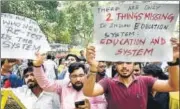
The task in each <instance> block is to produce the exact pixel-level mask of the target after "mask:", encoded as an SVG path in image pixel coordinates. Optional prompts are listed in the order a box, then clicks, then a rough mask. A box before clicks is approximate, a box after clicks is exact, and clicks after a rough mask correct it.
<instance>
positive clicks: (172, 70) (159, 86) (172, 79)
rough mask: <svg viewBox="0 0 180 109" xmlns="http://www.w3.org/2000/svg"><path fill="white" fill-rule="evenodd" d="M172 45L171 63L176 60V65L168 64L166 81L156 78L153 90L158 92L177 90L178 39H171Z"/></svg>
mask: <svg viewBox="0 0 180 109" xmlns="http://www.w3.org/2000/svg"><path fill="white" fill-rule="evenodd" d="M171 42H172V45H174V46H173V63H174V62H176V61H177V65H173V66H169V68H168V72H169V79H168V80H167V81H164V80H157V81H156V82H155V83H154V85H153V87H152V88H153V90H155V91H159V92H169V91H178V90H179V60H177V58H179V46H180V45H179V41H178V40H177V39H173V38H172V39H171Z"/></svg>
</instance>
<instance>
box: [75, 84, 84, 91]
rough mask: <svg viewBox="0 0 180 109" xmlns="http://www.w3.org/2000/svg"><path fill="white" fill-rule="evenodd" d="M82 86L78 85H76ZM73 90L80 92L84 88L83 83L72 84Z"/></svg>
mask: <svg viewBox="0 0 180 109" xmlns="http://www.w3.org/2000/svg"><path fill="white" fill-rule="evenodd" d="M77 83H78V84H79V83H80V84H81V85H76V84H77ZM72 86H73V88H74V89H75V90H77V91H80V90H81V89H82V88H83V84H82V83H81V82H76V83H75V84H72Z"/></svg>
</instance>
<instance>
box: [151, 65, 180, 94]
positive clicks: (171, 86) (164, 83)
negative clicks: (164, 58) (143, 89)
mask: <svg viewBox="0 0 180 109" xmlns="http://www.w3.org/2000/svg"><path fill="white" fill-rule="evenodd" d="M168 72H169V79H168V80H157V81H156V82H155V83H154V85H153V87H152V88H153V90H154V91H158V92H170V91H178V90H179V65H177V66H170V67H169V68H168Z"/></svg>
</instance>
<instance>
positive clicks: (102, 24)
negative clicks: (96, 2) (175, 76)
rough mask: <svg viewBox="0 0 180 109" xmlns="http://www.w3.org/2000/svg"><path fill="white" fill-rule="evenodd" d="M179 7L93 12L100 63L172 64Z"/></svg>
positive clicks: (140, 6) (121, 7)
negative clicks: (171, 39) (170, 62)
mask: <svg viewBox="0 0 180 109" xmlns="http://www.w3.org/2000/svg"><path fill="white" fill-rule="evenodd" d="M178 10H179V6H178V4H149V3H148V4H122V5H119V6H108V7H96V8H94V19H95V20H94V38H93V41H94V44H95V46H96V59H97V60H101V61H114V62H116V61H126V62H153V61H156V62H157V61H172V55H173V54H172V51H173V50H172V46H171V43H170V38H171V37H172V36H173V31H174V28H175V24H176V21H177V17H178V14H177V13H178V12H179V11H178Z"/></svg>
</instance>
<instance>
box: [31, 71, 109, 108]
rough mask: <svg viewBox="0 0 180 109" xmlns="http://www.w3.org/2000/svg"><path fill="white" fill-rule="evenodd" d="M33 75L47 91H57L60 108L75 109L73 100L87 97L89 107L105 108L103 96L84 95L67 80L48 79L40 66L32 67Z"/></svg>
mask: <svg viewBox="0 0 180 109" xmlns="http://www.w3.org/2000/svg"><path fill="white" fill-rule="evenodd" d="M34 75H35V77H36V80H37V81H38V84H39V85H40V86H41V87H42V88H43V89H44V90H45V91H48V92H57V93H58V94H59V99H60V101H61V109H75V102H76V101H81V100H84V99H85V98H87V99H89V101H90V104H91V109H106V106H107V102H106V100H105V97H104V96H103V95H102V96H97V97H86V96H84V94H83V92H82V90H80V91H76V90H75V89H74V88H73V87H72V84H71V83H70V82H69V81H64V80H54V81H49V80H48V79H47V77H46V76H45V74H44V72H43V70H42V68H34Z"/></svg>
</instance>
